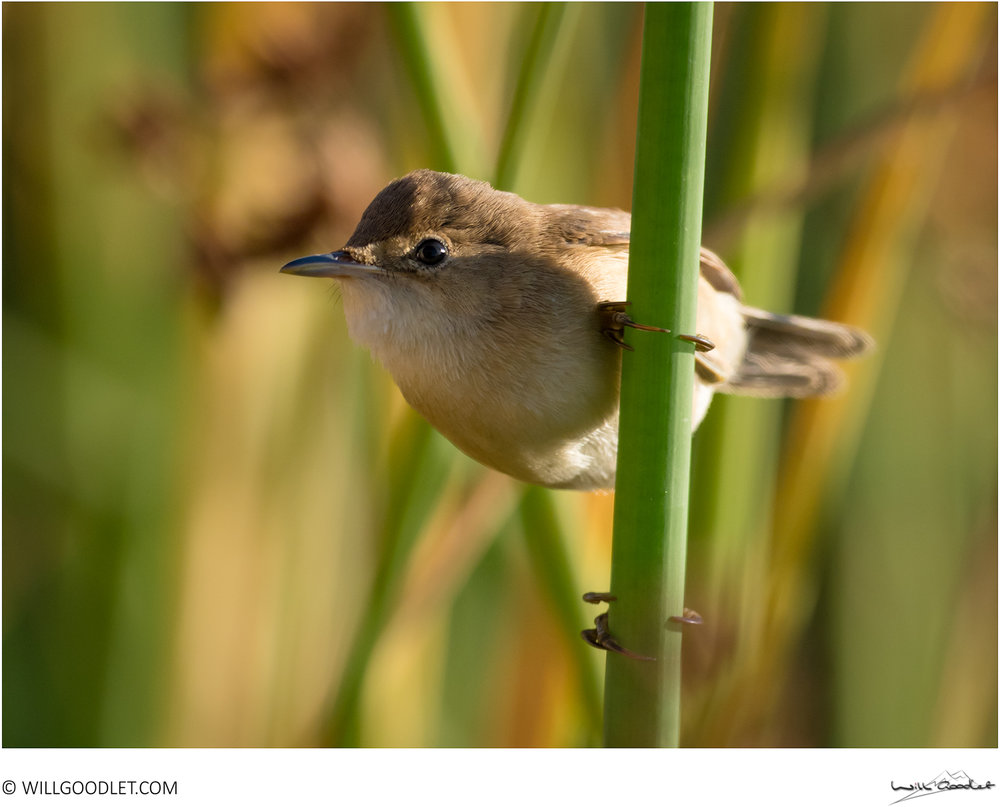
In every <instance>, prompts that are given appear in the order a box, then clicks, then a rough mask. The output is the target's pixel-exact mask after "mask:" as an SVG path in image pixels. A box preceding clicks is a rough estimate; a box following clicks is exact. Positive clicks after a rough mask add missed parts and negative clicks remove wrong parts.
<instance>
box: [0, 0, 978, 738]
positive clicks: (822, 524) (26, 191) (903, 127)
mask: <svg viewBox="0 0 1000 807" xmlns="http://www.w3.org/2000/svg"><path fill="white" fill-rule="evenodd" d="M3 23H4V25H3V59H4V64H3V66H4V71H3V90H4V94H3V104H4V108H3V112H4V150H3V169H4V171H3V209H4V214H5V215H4V216H3V306H4V317H3V380H4V382H5V384H4V398H3V404H4V406H3V438H4V439H3V459H4V465H3V471H4V488H3V519H4V520H3V526H4V534H3V707H4V710H3V744H4V745H7V746H79V745H84V746H313V745H363V746H580V745H595V744H598V743H599V741H600V687H601V679H602V676H603V659H602V657H601V655H600V654H599V653H598V652H596V651H593V650H591V649H590V648H587V647H586V646H585V645H584V644H583V642H582V641H581V640H580V639H579V633H578V631H579V630H580V629H582V628H585V627H589V625H590V624H591V623H592V620H593V617H594V616H595V615H596V611H595V610H594V609H593V608H592V607H588V606H585V605H584V604H583V603H582V602H580V601H579V594H580V593H582V592H584V591H587V590H603V589H606V588H607V582H608V573H609V565H610V533H611V507H612V503H613V497H612V496H611V495H600V494H594V495H585V494H580V493H572V492H560V493H557V494H552V493H547V492H543V491H540V490H537V489H530V488H528V487H526V486H523V485H521V484H519V483H515V482H513V481H511V480H509V479H507V478H505V477H502V476H500V475H499V474H496V473H495V472H492V471H487V470H485V469H482V468H480V467H478V466H477V465H476V464H475V463H473V462H472V461H471V460H469V459H467V458H465V457H464V456H462V455H461V454H460V453H459V452H458V451H457V450H456V449H454V448H453V447H451V446H450V445H449V444H448V443H447V442H446V441H444V440H443V438H441V437H439V436H438V435H437V434H435V433H433V432H431V431H430V430H429V428H428V427H427V426H426V424H424V423H423V422H422V421H421V420H420V419H419V418H418V417H417V416H416V415H414V414H413V413H412V412H411V411H410V410H409V409H408V408H407V407H406V405H405V403H403V401H402V399H401V397H400V396H399V394H398V392H397V391H396V390H395V388H394V387H393V386H392V384H391V382H390V381H389V379H388V377H387V375H386V374H385V373H384V372H383V371H382V370H381V368H379V367H378V366H377V365H376V364H374V363H373V361H372V360H371V359H370V358H369V357H368V355H367V354H366V353H365V352H364V351H362V350H361V349H359V348H357V347H356V346H354V345H353V344H352V343H351V342H350V340H349V339H348V338H347V335H346V330H345V326H344V322H343V317H342V314H341V312H340V310H339V301H338V294H337V291H336V289H335V288H334V289H332V290H331V289H330V288H328V287H327V286H325V285H324V284H322V283H319V282H316V281H310V282H307V281H304V280H301V279H299V278H290V277H287V276H279V275H278V273H277V270H278V268H279V267H280V266H281V265H282V264H283V263H285V262H286V261H287V260H290V259H292V258H294V257H298V256H300V255H304V254H308V253H313V252H320V251H329V250H331V249H336V248H339V247H340V246H341V245H342V244H343V242H344V241H345V240H346V239H347V237H348V236H349V235H350V233H351V231H352V229H353V227H354V225H355V223H356V222H357V220H358V217H359V216H360V214H361V212H362V210H363V209H364V207H365V205H366V204H367V203H368V201H370V199H371V198H372V197H373V196H374V195H375V193H376V192H377V191H378V190H379V189H380V188H381V187H383V186H384V185H385V184H386V183H387V182H388V181H389V180H390V179H392V178H393V177H396V176H399V175H401V174H403V173H405V172H407V171H409V170H411V169H413V168H417V167H430V168H435V169H439V170H455V171H459V172H461V173H466V174H469V175H471V176H475V177H478V178H481V179H487V180H491V181H493V182H495V183H496V184H497V185H498V186H499V187H503V188H504V189H508V190H513V191H516V192H518V193H520V194H521V195H522V196H524V197H526V198H528V199H531V200H532V201H538V202H572V203H581V204H593V205H606V206H618V207H622V208H625V209H627V208H628V207H629V206H630V198H631V177H632V158H633V153H634V150H633V140H634V133H635V105H636V98H637V80H638V68H639V42H640V35H641V24H642V7H641V6H639V5H632V4H624V3H621V4H620V3H593V4H589V3H588V4H568V5H562V4H523V5H522V4H507V3H496V4H481V3H467V4H415V5H408V4H394V5H381V4H341V3H330V4H297V3H280V4H279V3H274V4H270V3H260V4H257V3H253V4H242V3H232V4H180V3H178V4H166V3H141V4H4V6H3ZM996 32H997V7H996V5H995V4H955V5H951V4H940V5H938V4H907V3H901V4H886V5H882V4H879V5H867V4H845V5H839V4H832V5H827V4H802V5H799V4H781V5H772V4H748V5H728V4H719V5H717V6H716V11H715V30H714V41H713V72H712V96H711V101H710V120H709V144H708V173H707V181H706V207H705V227H704V242H705V244H706V245H707V246H710V247H712V248H713V249H715V250H717V251H718V252H720V254H722V255H723V256H724V257H725V258H726V260H727V261H728V262H729V263H730V265H731V266H732V267H733V269H734V270H735V271H736V272H737V274H738V275H739V277H740V279H741V282H742V283H743V285H744V289H745V295H746V298H747V300H748V301H749V302H751V303H752V304H754V305H758V306H762V307H769V308H772V309H775V310H789V311H790V310H795V311H797V312H800V313H804V314H812V315H817V314H819V315H824V316H829V317H833V318H837V319H841V320H843V321H846V322H850V323H853V324H857V325H860V326H862V327H865V328H867V329H869V330H870V331H871V332H872V333H873V334H874V335H875V337H876V339H877V340H878V343H879V349H878V351H877V352H876V353H875V354H874V355H873V356H871V357H869V358H867V359H866V360H864V361H863V362H860V363H857V364H856V365H854V366H852V367H851V368H850V381H851V387H850V389H849V391H848V393H847V394H846V395H844V396H842V397H840V398H837V399H834V400H831V401H823V402H819V403H815V402H808V403H806V404H795V405H793V404H787V403H782V402H775V401H759V400H757V401H755V400H746V399H744V400H726V401H724V402H719V403H716V404H715V406H714V407H713V410H712V412H711V414H710V415H709V417H708V419H707V421H706V423H705V425H704V426H703V427H702V429H701V430H700V431H699V433H698V435H697V436H696V439H695V463H694V477H693V489H694V494H693V502H692V525H691V547H690V550H689V571H688V593H687V600H688V604H689V605H690V606H691V607H693V608H695V609H696V610H698V611H699V612H700V613H701V614H702V615H703V617H704V618H705V625H704V626H702V627H701V628H699V629H698V630H697V631H692V632H690V633H687V634H686V635H687V640H686V642H685V659H684V661H685V714H684V727H683V740H684V743H685V744H688V745H696V746H774V745H778V746H799V745H804V746H856V747H858V746H860V747H867V746H991V745H993V746H995V745H996V743H997V609H996V605H997V463H996V456H997V453H996V450H997V430H996V429H997V427H996V423H997V419H996V415H997V397H996V395H997V369H996V368H997V319H996V317H997V308H996V301H997V85H996V65H997V50H996V48H997V41H996V40H997V36H996Z"/></svg>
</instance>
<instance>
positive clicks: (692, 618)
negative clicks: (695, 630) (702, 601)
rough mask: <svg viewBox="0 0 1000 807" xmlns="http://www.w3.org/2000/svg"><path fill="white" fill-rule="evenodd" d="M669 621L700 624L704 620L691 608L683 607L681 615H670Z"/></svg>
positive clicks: (682, 623)
mask: <svg viewBox="0 0 1000 807" xmlns="http://www.w3.org/2000/svg"><path fill="white" fill-rule="evenodd" d="M670 621H671V622H678V623H680V624H681V625H700V624H702V623H703V622H704V621H705V620H704V619H702V618H701V614H699V613H698V612H697V611H694V610H692V609H691V608H685V609H684V614H683V615H682V616H672V617H670Z"/></svg>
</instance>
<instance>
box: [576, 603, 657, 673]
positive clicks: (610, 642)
mask: <svg viewBox="0 0 1000 807" xmlns="http://www.w3.org/2000/svg"><path fill="white" fill-rule="evenodd" d="M617 599H618V598H617V597H616V596H614V594H606V593H600V592H594V591H590V592H587V593H586V594H584V595H583V601H584V602H589V603H592V604H596V603H602V602H614V601H615V600H617ZM580 635H581V636H582V637H583V640H584V641H585V642H586V643H587V644H589V645H591V646H592V647H596V648H598V649H599V650H610V651H611V652H613V653H620V654H621V655H623V656H625V657H626V658H633V659H637V660H638V661H656V659H654V658H652V657H650V656H643V655H640V654H639V653H633V652H632V651H631V650H629V649H627V648H625V647H622V646H621V645H620V644H619V643H618V640H617V639H615V637H614V636H612V635H611V632H610V631H609V630H608V612H607V611H605V612H604V613H603V614H600V615H599V616H598V617H597V618H596V619H595V620H594V627H593V628H591V629H590V630H583V631H580Z"/></svg>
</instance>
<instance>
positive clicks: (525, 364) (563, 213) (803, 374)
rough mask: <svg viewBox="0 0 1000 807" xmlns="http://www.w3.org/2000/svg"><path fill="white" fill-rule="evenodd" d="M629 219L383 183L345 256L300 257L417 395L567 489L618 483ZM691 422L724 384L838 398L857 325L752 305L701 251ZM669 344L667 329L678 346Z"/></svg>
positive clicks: (858, 346) (414, 401)
mask: <svg viewBox="0 0 1000 807" xmlns="http://www.w3.org/2000/svg"><path fill="white" fill-rule="evenodd" d="M630 223H631V217H630V215H629V214H628V213H625V212H623V211H621V210H609V209H603V208H591V207H583V206H577V205H538V204H533V203H531V202H527V201H525V200H524V199H521V198H520V197H518V196H516V195H514V194H512V193H505V192H502V191H497V190H494V189H493V188H491V187H490V186H489V185H488V184H486V183H484V182H478V181H476V180H472V179H468V178H466V177H462V176H457V175H452V174H441V173H437V172H433V171H427V170H422V171H414V172H413V173H410V174H407V175H406V176H405V177H402V178H401V179H398V180H395V181H394V182H392V183H391V184H390V185H388V186H387V187H386V188H385V189H383V190H382V191H381V192H380V193H379V194H378V195H377V196H376V197H375V199H374V200H373V201H372V203H371V204H370V205H369V206H368V209H367V210H366V211H365V212H364V214H363V215H362V217H361V222H360V223H359V224H358V227H357V229H356V230H355V232H354V234H353V235H352V236H351V238H350V240H349V241H348V242H347V244H346V245H345V247H344V249H343V250H341V251H339V252H334V253H329V254H327V255H317V256H311V257H309V258H301V259H299V260H297V261H293V262H292V263H290V264H288V265H287V266H285V267H284V268H283V270H282V271H286V272H289V273H294V274H304V275H311V276H321V277H335V278H337V279H338V280H340V281H341V285H342V287H343V300H344V311H345V315H346V317H347V324H348V329H349V332H350V333H351V336H352V337H353V338H354V339H355V340H356V341H357V342H360V343H361V344H363V345H365V346H367V347H368V348H369V349H370V350H371V352H372V354H373V355H374V356H376V357H377V358H378V359H379V360H380V361H381V362H382V363H383V364H384V365H385V367H386V369H387V370H388V371H389V372H390V374H391V375H392V376H393V378H394V379H395V381H396V383H397V384H398V385H399V388H400V390H401V391H402V393H403V395H404V396H405V397H406V399H407V401H409V403H410V404H411V405H412V406H413V407H414V408H415V409H416V410H417V411H419V412H420V413H421V414H423V415H424V416H425V417H426V418H427V419H428V420H429V421H430V422H431V423H432V424H433V425H434V426H435V427H436V428H437V429H438V430H439V431H441V432H442V433H443V434H444V435H445V436H446V437H448V439H450V440H451V441H452V442H453V443H455V445H457V446H458V447H459V448H461V449H462V450H463V451H465V452H466V453H467V454H469V455H470V456H472V457H474V458H476V459H478V460H480V461H481V462H483V463H484V464H486V465H490V466H492V467H494V468H497V469H499V470H501V471H503V472H505V473H508V474H510V475H511V476H514V477H517V478H519V479H523V480H525V481H528V482H534V483H537V484H542V485H548V486H551V487H568V488H581V489H589V488H606V487H611V486H613V484H614V472H615V459H616V453H617V430H618V379H619V373H620V368H621V352H620V347H619V346H618V345H616V344H615V343H614V341H612V339H609V338H608V336H607V335H606V333H605V332H606V331H607V322H606V321H605V320H606V312H602V309H601V307H600V304H601V303H605V302H615V301H622V300H624V299H625V290H626V278H627V271H628V246H629V229H630ZM697 327H698V331H699V332H700V333H702V334H705V335H706V336H708V338H709V339H711V340H712V341H713V342H714V343H715V344H716V349H715V350H713V351H711V352H709V353H698V354H697V356H696V361H697V364H696V368H697V377H696V385H695V386H696V388H695V400H694V402H693V408H692V428H697V426H698V423H700V421H701V419H702V418H703V417H704V415H705V412H706V410H707V408H708V404H709V402H710V400H711V397H712V394H713V393H714V392H715V391H720V392H731V393H738V394H749V395H767V396H785V395H790V396H796V397H803V396H811V395H824V394H828V393H829V392H831V391H833V390H834V389H836V387H837V385H838V383H839V378H840V374H839V371H838V370H837V368H836V367H835V366H834V364H833V363H832V362H831V361H830V360H831V359H836V358H847V357H850V356H854V355H857V354H859V353H861V352H863V351H864V350H865V349H867V348H868V347H869V346H870V345H871V344H872V342H871V339H870V338H869V337H868V336H867V335H866V334H864V333H863V332H862V331H859V330H857V329H855V328H850V327H848V326H845V325H839V324H837V323H832V322H825V321H822V320H816V319H810V318H807V317H798V316H784V315H778V314H772V313H770V312H767V311H763V310H760V309H756V308H751V307H749V306H745V305H743V303H742V301H741V292H740V287H739V284H738V282H737V281H736V278H735V277H734V276H733V274H732V273H731V272H730V271H729V269H728V268H727V267H726V266H725V264H724V263H723V262H722V261H721V260H720V259H719V258H718V257H717V256H716V255H714V254H713V253H711V252H709V251H708V250H704V249H703V250H702V255H701V280H700V283H699V288H698V316H697ZM664 338H667V337H664Z"/></svg>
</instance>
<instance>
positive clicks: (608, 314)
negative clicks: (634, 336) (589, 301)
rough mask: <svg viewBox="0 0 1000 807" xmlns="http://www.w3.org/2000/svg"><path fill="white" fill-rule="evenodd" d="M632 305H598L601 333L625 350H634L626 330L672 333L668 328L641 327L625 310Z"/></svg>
mask: <svg viewBox="0 0 1000 807" xmlns="http://www.w3.org/2000/svg"><path fill="white" fill-rule="evenodd" d="M630 305H631V303H628V302H620V303H609V302H604V303H598V304H597V313H598V314H599V315H600V317H601V326H602V327H601V333H603V334H604V335H605V336H606V337H608V339H610V340H611V341H612V342H614V343H615V344H616V345H618V347H620V348H623V349H624V350H633V349H634V348H633V347H632V346H631V345H630V344H628V343H627V342H626V341H625V338H624V336H625V329H626V328H635V329H636V330H637V331H656V332H657V333H670V331H669V330H668V329H667V328H657V327H656V326H654V325H641V324H640V323H638V322H636V321H635V320H634V319H632V317H630V316H629V315H628V314H627V313H626V312H625V309H626V308H628V306H630Z"/></svg>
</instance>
